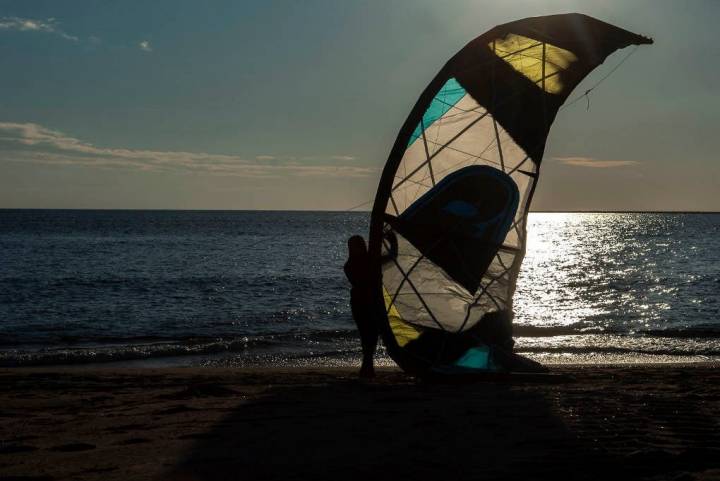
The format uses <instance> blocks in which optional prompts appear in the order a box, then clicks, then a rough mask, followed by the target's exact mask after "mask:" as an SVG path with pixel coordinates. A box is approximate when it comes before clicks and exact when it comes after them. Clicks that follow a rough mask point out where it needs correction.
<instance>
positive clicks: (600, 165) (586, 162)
mask: <svg viewBox="0 0 720 481" xmlns="http://www.w3.org/2000/svg"><path fill="white" fill-rule="evenodd" d="M553 160H557V161H558V162H561V163H563V164H565V165H572V166H574V167H590V168H595V169H608V168H612V167H627V166H629V165H637V164H639V162H638V161H637V160H601V159H594V158H592V157H553Z"/></svg>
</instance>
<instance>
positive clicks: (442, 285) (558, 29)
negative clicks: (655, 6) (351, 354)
mask: <svg viewBox="0 0 720 481" xmlns="http://www.w3.org/2000/svg"><path fill="white" fill-rule="evenodd" d="M650 43H652V40H651V39H649V38H646V37H643V36H640V35H636V34H634V33H631V32H628V31H626V30H623V29H621V28H618V27H615V26H613V25H610V24H607V23H605V22H601V21H599V20H596V19H594V18H592V17H588V16H586V15H580V14H564V15H551V16H545V17H534V18H526V19H523V20H518V21H515V22H511V23H507V24H504V25H500V26H497V27H495V28H493V29H491V30H490V31H488V32H486V33H484V34H483V35H481V36H479V37H477V38H476V39H474V40H473V41H471V42H470V43H469V44H467V45H466V46H465V48H463V49H462V50H460V52H458V53H457V54H456V55H455V56H454V57H452V58H451V59H450V60H449V61H448V62H447V63H446V64H445V66H444V67H443V68H442V69H441V70H440V72H439V73H438V74H437V75H436V76H435V78H434V79H433V80H432V82H430V84H429V85H428V86H427V88H426V89H425V90H424V91H423V93H422V95H420V98H419V100H418V101H417V103H416V104H415V106H414V107H413V109H412V111H411V112H410V114H409V115H408V117H407V120H406V121H405V123H404V124H403V126H402V128H401V129H400V133H399V134H398V136H397V139H396V140H395V144H394V145H393V148H392V150H391V152H390V156H389V158H388V161H387V163H386V165H385V168H384V170H383V174H382V177H381V179H380V184H379V187H378V191H377V195H376V197H375V204H374V207H373V211H372V217H371V223H370V240H369V249H368V251H369V256H370V264H371V265H370V269H371V279H372V282H373V284H374V285H373V286H372V296H373V300H372V302H373V307H374V309H375V312H376V313H377V315H378V317H379V324H380V328H381V332H382V334H383V340H384V343H385V345H386V347H387V350H388V353H389V354H390V356H391V357H392V358H393V359H394V360H395V361H396V362H397V364H398V365H399V366H401V367H402V368H403V369H405V370H406V371H409V372H414V373H428V372H467V371H477V370H480V371H488V370H489V371H493V370H512V368H513V366H510V365H508V363H507V362H506V361H505V360H504V359H507V356H505V357H503V355H501V354H502V353H505V354H507V349H503V348H501V347H499V346H498V344H497V343H494V342H493V341H492V337H493V336H494V335H495V334H494V331H497V326H498V325H500V326H501V325H502V324H503V322H507V324H508V325H509V323H510V320H511V319H512V309H513V293H514V291H515V282H516V279H517V277H518V272H519V269H520V264H521V262H522V260H523V257H524V255H525V242H526V224H527V213H528V210H529V208H530V202H531V201H532V197H533V192H534V190H535V186H536V184H537V181H538V176H539V172H540V163H541V161H542V158H543V152H544V150H545V142H546V139H547V136H548V132H549V130H550V126H551V125H552V122H553V120H554V119H555V115H556V114H557V112H558V109H559V108H560V106H561V105H562V104H563V102H565V100H566V99H567V98H568V96H569V94H570V92H572V90H573V89H574V88H575V86H576V85H577V84H578V83H580V81H581V80H582V79H583V78H584V77H585V76H586V75H587V74H588V73H590V72H591V71H592V70H593V69H594V68H595V67H597V66H598V65H600V64H601V63H603V61H604V60H605V58H606V57H607V56H608V55H610V54H611V53H613V52H615V51H616V50H618V49H622V48H625V47H627V46H629V45H633V44H634V45H639V44H650ZM498 319H500V320H501V321H500V322H498ZM505 347H506V348H507V346H505ZM509 349H511V346H510V348H509Z"/></svg>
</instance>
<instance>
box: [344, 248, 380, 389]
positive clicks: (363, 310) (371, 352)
mask: <svg viewBox="0 0 720 481" xmlns="http://www.w3.org/2000/svg"><path fill="white" fill-rule="evenodd" d="M369 261H370V258H369V256H368V251H367V246H366V245H365V240H364V239H363V238H362V237H361V236H359V235H354V236H352V237H350V238H349V239H348V260H347V262H346V263H345V275H346V276H347V278H348V280H349V281H350V284H351V285H352V289H350V309H351V311H352V315H353V319H355V324H357V327H358V331H359V332H360V343H361V345H362V366H361V367H360V377H365V378H370V377H374V376H375V369H374V367H373V357H374V356H375V349H376V347H377V341H378V327H377V324H376V322H375V319H374V317H373V315H372V308H371V304H372V300H371V291H370V270H369V267H370V262H369Z"/></svg>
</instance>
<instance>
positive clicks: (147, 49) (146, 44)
mask: <svg viewBox="0 0 720 481" xmlns="http://www.w3.org/2000/svg"><path fill="white" fill-rule="evenodd" d="M138 47H140V50H142V51H143V52H152V51H153V49H152V46H151V45H150V41H149V40H143V41H142V42H140V43H139V44H138Z"/></svg>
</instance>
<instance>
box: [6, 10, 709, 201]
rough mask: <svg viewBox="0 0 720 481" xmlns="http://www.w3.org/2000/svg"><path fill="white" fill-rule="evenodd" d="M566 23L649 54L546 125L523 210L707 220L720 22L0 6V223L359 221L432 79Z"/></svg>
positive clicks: (675, 16) (686, 14) (632, 13)
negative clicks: (587, 23) (629, 36)
mask: <svg viewBox="0 0 720 481" xmlns="http://www.w3.org/2000/svg"><path fill="white" fill-rule="evenodd" d="M563 12H581V13H586V14H589V15H592V16H594V17H596V18H598V19H601V20H604V21H607V22H610V23H613V24H616V25H618V26H620V27H623V28H626V29H628V30H631V31H633V32H636V33H640V34H643V35H647V36H650V37H653V38H654V40H655V44H654V45H652V46H646V47H641V48H639V49H637V51H636V52H635V53H634V54H633V55H632V56H631V57H630V58H629V59H628V60H627V61H626V62H625V63H623V65H622V66H621V67H620V68H619V69H618V70H617V71H615V72H614V73H613V74H612V75H611V76H610V77H609V78H608V79H607V80H605V81H604V82H603V83H602V84H601V85H600V86H599V87H598V88H597V89H595V90H594V91H593V92H592V93H591V94H590V95H589V98H588V99H587V100H586V99H581V100H580V101H578V102H577V103H575V104H573V105H572V106H570V107H568V108H566V109H563V110H562V111H561V112H560V114H559V116H558V118H557V120H556V122H555V125H554V127H553V130H552V132H551V135H550V138H549V139H548V145H547V150H546V155H545V160H544V163H543V165H542V169H541V177H540V182H539V187H538V190H537V192H536V196H535V200H534V203H533V209H534V210H557V211H568V210H570V211H574V210H595V211H602V210H614V211H617V210H692V211H708V210H715V211H719V210H720V162H718V159H717V151H718V149H719V148H720V136H719V135H718V125H720V96H719V95H717V89H718V86H717V79H718V78H720V67H718V63H717V62H714V61H711V59H716V58H720V43H718V42H717V25H716V23H717V19H718V18H720V3H719V2H714V1H694V2H672V1H669V0H642V1H641V0H637V1H633V2H627V1H621V0H608V1H605V2H598V1H591V0H585V1H581V0H576V1H554V0H547V1H537V0H532V1H531V0H523V1H515V2H496V1H494V2H489V1H480V0H456V1H443V2H437V1H434V0H414V1H412V2H409V1H408V2H387V1H385V0H371V1H343V2H338V1H336V0H325V1H318V0H308V1H303V2H296V1H290V0H287V1H267V0H247V1H243V2H234V1H229V0H227V1H224V0H223V1H216V2H213V3H212V4H211V6H208V5H206V4H204V3H202V2H195V1H189V0H181V1H178V0H172V1H170V0H157V1H153V2H140V1H135V0H127V1H123V2H116V3H98V2H91V1H85V2H70V3H66V2H44V1H39V2H27V1H23V0H5V1H3V2H2V3H0V58H2V59H3V74H2V76H0V92H2V95H0V208H98V209H104V208H130V209H152V208H156V209H313V210H346V209H349V208H351V207H357V206H360V207H359V208H361V209H364V210H367V209H369V208H370V207H371V205H372V203H371V200H372V199H373V197H374V194H375V189H376V187H377V182H378V180H379V176H380V172H381V170H382V167H383V165H384V163H385V160H386V159H387V155H388V153H389V151H390V148H391V146H392V143H393V141H394V139H395V136H396V135H397V132H398V130H399V128H400V126H401V124H402V123H403V121H404V120H405V117H406V115H407V114H408V112H409V110H410V109H411V107H412V106H413V104H414V103H415V101H416V99H417V97H418V96H419V94H420V92H421V91H422V89H423V88H424V87H425V86H426V85H427V83H428V82H429V81H430V80H431V79H432V77H433V76H434V75H435V73H436V72H437V71H438V70H439V69H440V67H441V66H442V65H443V64H444V63H445V62H446V61H447V60H448V59H449V58H450V57H451V56H452V55H453V54H454V53H455V52H457V51H458V50H459V49H460V48H462V46H463V45H465V44H466V43H467V42H468V41H470V40H471V39H473V38H474V37H476V36H477V35H479V34H481V33H483V32H485V31H486V30H488V29H490V28H492V27H493V26H495V25H497V24H499V23H504V22H508V21H511V20H515V19H518V18H523V17H528V16H535V15H545V14H552V13H563ZM628 52H629V49H626V50H623V51H620V52H618V53H616V54H614V55H613V56H611V57H610V58H609V59H608V60H607V62H606V64H605V65H603V66H601V67H600V68H599V69H598V70H597V71H596V72H595V73H594V74H593V75H592V76H591V77H590V78H588V79H586V81H585V82H584V83H583V84H581V85H580V86H579V87H578V88H577V90H576V92H575V93H574V94H573V95H571V99H574V98H576V97H577V96H579V95H581V94H582V93H583V92H584V91H585V90H587V89H588V88H590V87H591V86H592V85H594V83H595V82H597V81H598V80H599V79H601V78H602V77H603V76H604V75H605V74H607V73H608V72H609V71H610V70H611V69H612V68H613V66H615V65H617V64H618V62H620V61H622V60H623V58H625V56H626V55H627V54H628Z"/></svg>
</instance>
